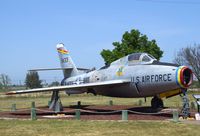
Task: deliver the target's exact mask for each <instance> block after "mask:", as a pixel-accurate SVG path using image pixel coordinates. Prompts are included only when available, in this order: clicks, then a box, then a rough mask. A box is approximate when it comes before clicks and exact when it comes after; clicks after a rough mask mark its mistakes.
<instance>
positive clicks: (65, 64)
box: [56, 43, 78, 78]
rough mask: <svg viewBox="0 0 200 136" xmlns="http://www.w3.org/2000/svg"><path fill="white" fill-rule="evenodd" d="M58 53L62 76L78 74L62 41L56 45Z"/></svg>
mask: <svg viewBox="0 0 200 136" xmlns="http://www.w3.org/2000/svg"><path fill="white" fill-rule="evenodd" d="M56 48H57V51H58V55H59V58H60V65H61V67H62V68H63V74H64V77H65V78H67V77H70V76H75V75H77V74H78V69H77V68H76V66H75V64H74V62H73V61H72V58H71V57H70V55H69V51H68V50H66V48H65V47H64V44H63V43H59V44H57V46H56Z"/></svg>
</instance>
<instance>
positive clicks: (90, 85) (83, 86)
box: [6, 80, 130, 95]
mask: <svg viewBox="0 0 200 136" xmlns="http://www.w3.org/2000/svg"><path fill="white" fill-rule="evenodd" d="M129 82H130V81H129V80H111V81H103V82H95V83H87V84H78V85H65V86H55V87H46V88H37V89H29V90H19V91H10V92H8V93H6V95H13V94H25V93H37V92H48V91H66V90H84V89H88V88H95V87H100V86H112V85H117V84H124V83H129Z"/></svg>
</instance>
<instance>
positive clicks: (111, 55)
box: [101, 29, 163, 65]
mask: <svg viewBox="0 0 200 136" xmlns="http://www.w3.org/2000/svg"><path fill="white" fill-rule="evenodd" d="M113 46H114V49H113V50H106V49H103V50H102V51H101V56H102V57H103V59H104V61H105V64H106V65H108V64H110V63H112V62H113V61H115V60H117V59H119V58H121V57H124V56H126V55H128V54H131V53H136V52H146V53H149V54H151V55H153V56H154V57H155V58H156V59H158V60H159V59H160V58H161V57H162V55H163V51H162V50H160V48H159V47H158V45H157V43H156V41H155V40H151V41H150V40H148V37H147V36H146V35H143V34H141V33H140V32H139V31H138V30H135V29H133V30H131V31H130V32H128V31H126V32H125V33H124V34H123V36H122V40H121V42H113Z"/></svg>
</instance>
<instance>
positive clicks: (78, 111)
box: [75, 109, 81, 120]
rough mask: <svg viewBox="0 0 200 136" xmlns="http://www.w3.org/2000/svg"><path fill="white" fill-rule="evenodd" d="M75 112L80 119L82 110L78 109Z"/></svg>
mask: <svg viewBox="0 0 200 136" xmlns="http://www.w3.org/2000/svg"><path fill="white" fill-rule="evenodd" d="M75 114H76V119H77V120H80V119H81V111H80V109H76V111H75Z"/></svg>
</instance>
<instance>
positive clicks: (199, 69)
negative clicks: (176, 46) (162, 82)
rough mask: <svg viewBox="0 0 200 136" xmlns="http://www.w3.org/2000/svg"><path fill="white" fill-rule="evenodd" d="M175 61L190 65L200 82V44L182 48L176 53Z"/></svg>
mask: <svg viewBox="0 0 200 136" xmlns="http://www.w3.org/2000/svg"><path fill="white" fill-rule="evenodd" d="M174 62H175V63H177V64H179V65H186V66H189V67H190V68H191V69H192V71H193V73H194V75H195V76H196V78H197V80H198V82H199V84H200V44H194V46H187V47H186V48H182V49H180V50H179V51H178V52H177V54H176V55H175V58H174Z"/></svg>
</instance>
